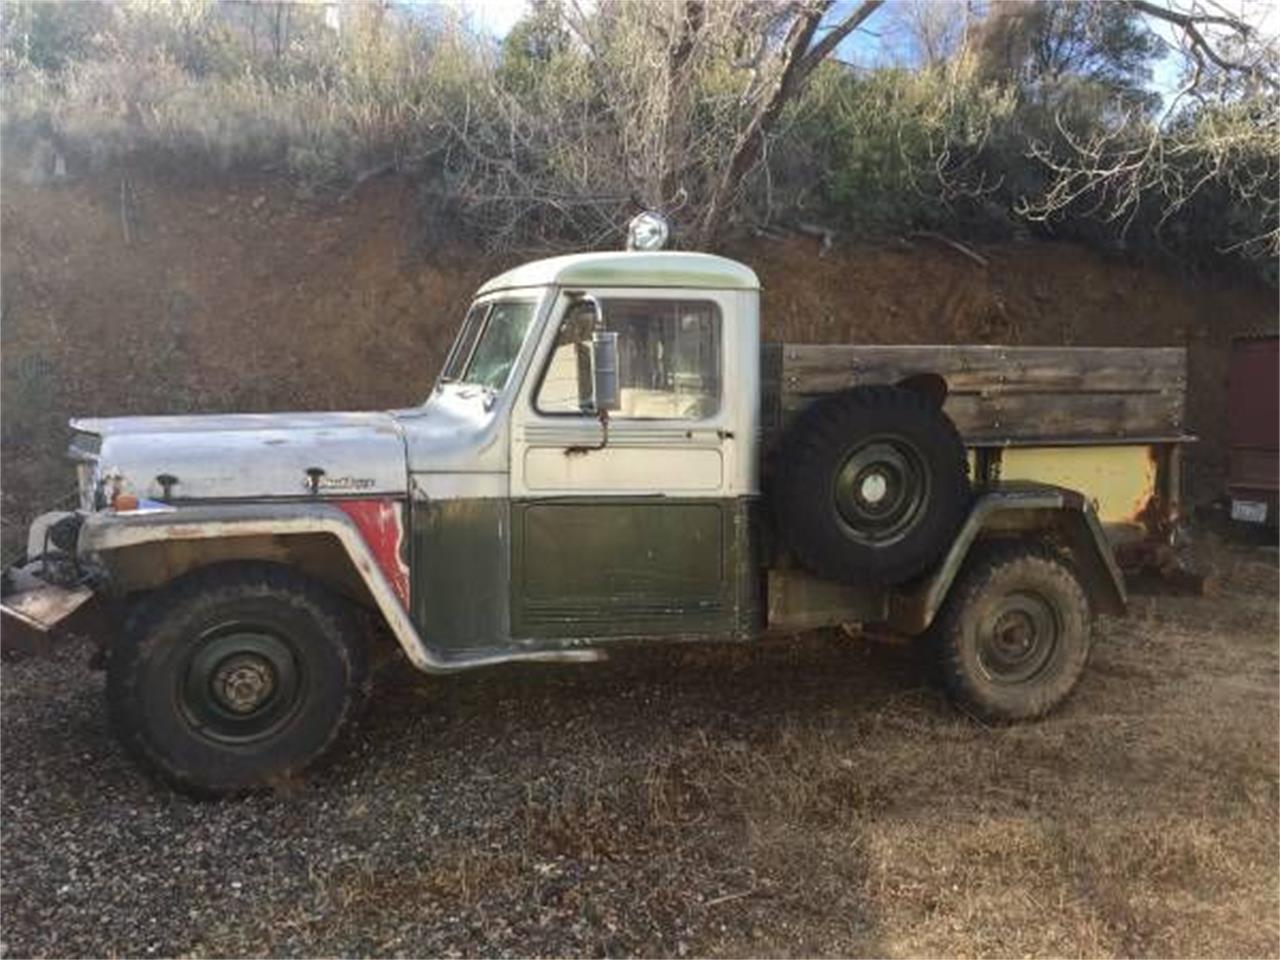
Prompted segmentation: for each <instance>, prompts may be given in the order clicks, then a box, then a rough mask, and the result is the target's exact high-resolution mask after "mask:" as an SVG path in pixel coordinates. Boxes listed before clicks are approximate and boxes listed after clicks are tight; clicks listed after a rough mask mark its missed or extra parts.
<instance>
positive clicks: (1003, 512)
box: [889, 483, 1128, 635]
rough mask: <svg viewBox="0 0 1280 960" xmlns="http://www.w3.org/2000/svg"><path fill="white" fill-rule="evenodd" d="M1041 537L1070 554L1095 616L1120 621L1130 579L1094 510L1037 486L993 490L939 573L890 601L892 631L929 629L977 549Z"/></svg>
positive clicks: (1076, 497)
mask: <svg viewBox="0 0 1280 960" xmlns="http://www.w3.org/2000/svg"><path fill="white" fill-rule="evenodd" d="M1001 535H1003V536H1010V537H1013V536H1038V537H1045V538H1047V539H1051V540H1052V541H1054V542H1055V543H1056V544H1057V545H1059V546H1060V547H1063V548H1065V549H1066V550H1068V551H1069V552H1070V556H1071V559H1072V561H1073V562H1074V564H1075V567H1076V570H1077V572H1078V573H1079V574H1080V577H1081V580H1082V581H1083V582H1084V585H1085V589H1086V591H1087V592H1088V595H1089V598H1090V602H1091V604H1092V606H1093V609H1094V611H1095V612H1100V613H1107V614H1112V615H1116V616H1119V615H1121V614H1123V613H1124V612H1125V608H1126V604H1127V601H1128V598H1127V595H1126V592H1125V585H1124V577H1123V575H1122V574H1121V572H1120V567H1119V565H1118V564H1117V563H1116V559H1115V555H1114V554H1113V552H1112V549H1111V545H1110V543H1109V542H1108V541H1107V537H1106V534H1105V533H1104V531H1103V529H1102V524H1101V523H1100V522H1099V520H1098V515H1097V513H1096V512H1095V511H1094V509H1093V506H1092V505H1091V504H1090V503H1089V501H1088V500H1087V499H1085V497H1084V496H1083V495H1082V494H1080V493H1078V492H1077V491H1075V490H1067V489H1065V488H1062V487H1054V486H1049V485H1046V484H1036V483H1006V484H998V485H996V486H994V487H991V488H988V490H987V491H986V492H984V493H983V494H981V495H980V496H979V497H978V498H977V499H976V500H975V501H974V504H973V507H972V509H971V510H970V512H969V516H968V519H967V520H965V522H964V524H963V526H961V528H960V532H959V534H958V535H957V536H956V538H955V540H954V541H953V542H952V545H951V549H950V550H948V551H947V554H946V556H945V557H944V558H943V560H942V562H941V563H940V564H939V565H938V567H937V568H936V569H935V570H934V572H933V573H931V574H929V575H927V576H926V577H924V578H923V579H922V580H920V581H917V582H916V583H914V584H910V585H908V586H906V587H902V588H897V589H895V590H894V591H893V592H892V593H891V594H890V597H889V626H891V627H892V628H893V629H895V630H898V631H901V632H903V633H907V634H912V635H914V634H919V633H923V632H924V631H925V630H926V629H928V627H929V625H930V624H931V623H933V619H934V617H935V616H937V614H938V611H939V610H940V609H941V608H942V604H943V602H944V601H945V600H946V598H947V594H948V593H949V592H950V590H951V585H952V584H953V583H954V582H955V579H956V576H957V575H958V574H959V573H960V570H961V568H962V567H963V566H964V562H965V560H966V559H967V557H968V556H969V553H970V550H971V549H972V547H973V545H974V543H975V542H976V541H977V540H978V539H979V538H980V537H988V536H1001Z"/></svg>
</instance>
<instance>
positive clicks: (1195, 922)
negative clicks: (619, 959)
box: [0, 547, 1280, 957]
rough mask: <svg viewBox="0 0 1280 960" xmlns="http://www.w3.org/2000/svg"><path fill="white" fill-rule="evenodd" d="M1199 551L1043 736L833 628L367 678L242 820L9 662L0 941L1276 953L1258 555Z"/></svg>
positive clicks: (1269, 628) (1269, 623) (79, 682)
mask: <svg viewBox="0 0 1280 960" xmlns="http://www.w3.org/2000/svg"><path fill="white" fill-rule="evenodd" d="M1217 552H1218V562H1219V563H1220V566H1221V569H1222V570H1223V571H1224V572H1225V576H1224V577H1223V578H1222V580H1221V582H1220V591H1219V593H1218V594H1217V595H1215V596H1211V597H1197V598H1186V597H1167V596H1162V597H1156V596H1139V597H1136V598H1135V599H1134V603H1133V612H1132V615H1131V616H1130V617H1129V618H1127V619H1125V620H1122V621H1107V622H1104V623H1103V624H1101V625H1100V628H1099V636H1098V643H1097V646H1096V650H1095V656H1094V661H1093V663H1092V664H1091V667H1090V669H1089V670H1088V671H1087V673H1086V676H1085V678H1084V681H1083V683H1082V685H1081V687H1080V689H1079V690H1078V692H1077V694H1076V695H1075V696H1074V697H1073V698H1072V699H1071V700H1070V701H1069V702H1068V703H1067V704H1066V705H1065V707H1064V708H1063V709H1061V710H1060V711H1058V712H1057V713H1055V714H1054V715H1053V716H1052V717H1050V718H1048V719H1047V720H1045V721H1043V722H1041V723H1037V724H1029V725H1022V726H1010V727H986V726H982V725H980V724H977V723H975V722H973V721H972V720H970V719H968V718H967V717H964V716H962V715H960V714H958V713H957V712H955V711H954V710H953V709H952V708H950V707H949V706H948V705H947V704H946V703H945V701H944V700H943V699H942V698H941V697H940V696H939V695H938V693H937V692H936V691H934V690H933V689H932V688H930V687H929V686H927V685H925V684H923V683H922V681H921V664H920V662H919V659H918V654H917V653H916V651H914V650H913V648H912V647H910V646H907V645H901V644H899V645H885V644H881V643H876V644H873V643H865V642H861V641H849V640H847V639H844V638H842V637H839V636H834V635H816V636H811V637H807V638H799V639H796V640H795V641H793V642H791V643H782V644H773V645H765V646H759V645H756V646H741V647H690V648H656V649H644V650H631V651H625V650H624V651H620V652H619V654H618V655H617V656H616V657H615V658H614V659H613V660H611V661H610V662H608V663H606V664H603V665H599V666H596V667H590V668H566V667H551V666H547V667H532V666H525V667H521V668H519V669H516V668H510V669H494V670H491V671H487V672H480V673H476V674H474V675H467V676H461V677H458V678H454V679H450V680H448V681H441V680H430V679H426V678H420V677H418V676H416V675H413V674H411V673H409V672H408V671H407V668H406V669H399V667H398V665H397V664H394V663H393V664H391V665H390V668H393V669H388V672H387V673H386V675H385V676H384V677H383V680H382V686H381V689H380V693H379V696H378V697H377V698H376V702H375V705H374V708H373V710H372V712H371V715H370V716H369V717H368V718H367V719H366V721H365V723H364V724H362V726H361V728H360V730H359V731H358V734H357V736H356V737H354V738H353V743H352V748H351V750H350V751H349V752H348V753H347V754H346V755H345V756H341V757H340V758H338V760H337V762H336V763H335V764H334V765H333V766H332V767H331V768H329V769H328V770H326V771H325V772H323V773H321V774H319V775H318V777H317V781H316V782H315V783H312V784H299V785H297V786H296V787H295V788H294V789H292V790H290V791H288V792H284V793H281V794H278V795H276V796H273V797H261V798H255V799H253V800H250V801H244V802H240V803H226V804H216V805H207V804H206V805H191V804H188V803H186V802H184V801H181V800H180V799H178V798H174V797H173V796H172V795H170V794H169V793H168V792H167V791H165V790H164V789H163V788H158V787H155V786H154V785H152V784H150V783H149V782H148V781H146V780H145V779H144V778H142V777H140V776H139V775H138V774H137V773H136V772H135V771H134V770H133V768H132V767H131V766H130V765H129V764H128V763H127V761H126V760H125V759H124V758H123V757H122V756H121V755H120V754H119V752H118V751H117V750H116V749H115V748H114V747H113V746H112V744H111V742H110V740H109V738H108V736H107V734H106V732H105V730H103V729H102V727H103V724H102V721H101V717H100V712H101V707H100V701H99V697H100V691H99V690H98V689H97V688H98V685H99V683H100V681H99V679H98V677H97V676H96V675H94V674H90V673H88V672H86V671H84V670H83V668H82V667H80V666H78V665H77V666H75V667H74V668H72V667H70V666H69V665H64V667H62V668H61V669H62V671H63V672H62V673H61V674H56V675H55V676H53V677H52V678H51V679H50V680H49V681H48V682H46V679H45V678H46V677H48V673H47V671H48V670H49V669H50V668H49V667H45V666H37V665H35V664H29V663H22V664H14V665H10V666H8V667H7V668H6V670H5V672H4V676H3V680H4V710H5V712H4V724H5V736H6V740H5V766H4V780H3V785H4V792H3V802H4V816H5V824H6V830H5V835H4V855H5V876H4V884H3V887H2V888H0V891H2V892H3V898H4V904H5V912H4V915H3V916H4V919H3V925H2V926H0V942H2V943H3V944H4V949H3V951H2V952H3V953H5V954H6V955H23V954H42V955H43V954H61V955H73V954H102V953H107V954H111V953H125V954H136V953H141V952H144V951H145V950H148V949H153V950H154V951H156V952H159V953H162V954H184V955H237V954H244V953H248V954H258V955H261V954H266V955H287V954H295V955H296V954H303V955H315V954H350V953H360V954H377V955H397V954H398V955H403V954H412V955H445V956H458V955H485V956H489V955H592V956H604V955H614V956H618V955H637V954H639V955H657V956H682V955H709V956H796V955H805V956H826V955H877V956H917V955H946V956H951V955H956V956H1013V955H1035V956H1077V955H1085V956H1224V957H1225V956H1276V955H1277V954H1280V922H1278V916H1277V907H1278V904H1277V883H1278V881H1280V863H1278V857H1277V841H1278V839H1280V838H1278V836H1277V813H1278V811H1280V797H1278V793H1277V771H1278V770H1280V757H1278V754H1277V738H1276V734H1277V724H1278V722H1280V715H1278V707H1280V696H1278V693H1277V678H1278V675H1280V674H1278V666H1280V662H1278V657H1277V652H1278V651H1277V589H1276V587H1277V568H1276V562H1275V554H1274V551H1271V552H1268V551H1266V550H1265V549H1259V548H1256V547H1254V548H1244V547H1233V548H1229V549H1228V548H1221V549H1219V550H1218V551H1217ZM50 687H52V688H56V691H57V693H56V695H55V694H53V693H51V692H50V690H49V689H46V688H50ZM15 823H20V824H22V826H21V828H20V829H19V830H18V831H17V832H15V828H14V826H13V824H15ZM157 838H159V839H157ZM77 878H79V879H77Z"/></svg>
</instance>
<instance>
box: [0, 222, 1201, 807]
mask: <svg viewBox="0 0 1280 960" xmlns="http://www.w3.org/2000/svg"><path fill="white" fill-rule="evenodd" d="M638 221H639V222H638V224H637V228H636V231H635V233H634V236H635V237H636V238H637V239H636V242H635V243H633V244H631V245H630V248H629V249H628V250H627V251H618V252H604V253H586V254H581V255H576V256H565V257H557V258H554V259H549V260H542V261H538V262H535V263H529V264H527V265H524V266H521V267H518V268H516V269H514V270H511V271H509V272H507V273H504V274H502V275H501V276H499V277H496V278H494V279H492V280H490V281H489V282H488V283H486V284H485V285H484V286H483V287H482V288H481V289H480V291H479V292H478V293H477V295H476V298H475V301H474V302H473V303H472V304H471V306H470V308H469V309H468V310H467V312H466V315H465V319H464V320H463V323H462V327H461V330H460V332H459V334H458V336H457V339H456V342H455V343H454V345H453V348H452V350H451V352H450V353H449V355H448V358H447V360H446V362H445V364H444V367H443V369H442V370H441V371H440V374H439V378H438V380H437V381H436V383H435V385H434V388H433V389H431V391H430V395H429V396H428V397H427V399H426V401H425V402H424V403H423V404H422V405H421V406H419V407H415V408H412V409H407V410H397V411H392V412H386V413H307V414H244V415H234V416H224V415H213V416H172V417H127V418H116V419H86V420H76V421H73V422H72V430H73V439H72V443H71V448H70V455H71V458H72V459H73V460H74V461H75V464H76V469H77V471H78V474H79V490H80V503H79V509H77V510H75V511H73V512H66V513H53V514H47V515H45V516H43V517H41V518H39V519H38V520H37V521H36V522H35V523H34V524H33V525H32V527H31V531H30V536H29V548H28V558H27V560H26V562H25V563H24V564H23V565H22V566H21V567H20V568H18V569H13V570H10V571H8V572H7V573H6V576H5V585H6V591H7V595H6V596H5V597H4V601H3V606H4V611H5V614H6V634H9V633H12V632H14V631H16V630H17V629H18V626H17V625H18V624H21V625H22V626H23V627H24V628H27V629H34V630H49V629H50V628H52V627H54V625H55V624H56V622H57V621H58V620H60V619H61V618H63V617H65V616H66V615H67V614H69V613H70V612H71V611H72V610H73V609H76V608H77V607H80V606H81V605H82V604H85V602H86V601H88V600H89V599H90V598H95V603H93V604H88V605H87V606H99V607H102V608H103V609H105V610H107V611H108V612H110V613H111V615H112V616H113V617H114V618H115V619H114V621H113V622H114V623H115V626H114V627H112V628H109V629H102V630H100V631H99V632H98V634H97V639H98V642H99V644H100V647H101V650H102V653H103V656H102V658H101V659H102V661H103V662H104V663H105V668H106V672H107V696H108V706H109V713H110V716H111V718H112V721H113V724H114V726H115V728H116V730H117V732H118V734H119V736H120V738H121V739H122V741H123V743H124V744H125V745H126V746H127V747H128V748H129V749H130V750H131V752H132V753H133V754H134V755H135V756H136V757H137V758H138V759H139V760H140V761H142V762H143V763H144V764H145V765H146V766H147V767H148V768H150V769H151V770H153V771H154V772H156V773H158V774H159V775H160V776H161V777H163V778H164V779H165V780H167V781H168V782H169V783H171V784H172V785H174V786H175V787H177V788H179V789H182V790H185V791H188V792H192V793H197V794H204V795H219V794H227V793H236V792H241V791H244V790H249V789H253V788H256V787H261V786H263V785H266V784H270V783H272V782H275V781H277V780H278V778H280V777H283V776H288V775H291V774H295V773H297V772H299V771H301V770H303V769H304V768H306V767H307V766H308V765H309V764H311V763H312V762H313V761H315V760H317V759H318V758H319V757H320V756H321V755H322V754H324V753H325V752H326V751H327V750H328V749H329V748H330V747H331V745H332V744H333V743H334V742H335V739H336V738H337V737H338V735H339V733H340V731H341V730H342V729H343V727H344V725H345V724H346V723H347V722H348V720H349V719H350V718H351V717H352V716H353V714H354V713H355V711H356V709H357V707H358V705H359V703H360V702H361V700H362V698H363V697H364V695H365V693H366V688H367V672H368V670H367V663H368V658H369V651H370V646H371V644H374V643H377V642H379V637H380V636H381V637H383V638H386V637H389V638H390V639H391V640H393V641H394V642H395V643H396V644H398V646H399V648H400V649H401V650H403V653H404V656H405V657H406V658H407V659H408V661H409V662H410V663H411V664H413V665H414V666H415V667H417V668H418V669H420V670H424V671H427V672H430V673H440V674H444V673H449V672H452V671H458V670H464V669H469V668H473V667H483V666H487V665H490V664H497V663H508V662H511V661H559V662H577V661H587V660H596V659H600V658H601V657H602V656H603V653H604V651H605V650H607V648H608V647H609V645H610V644H613V643H618V642H623V641H630V640H640V639H644V640H693V639H710V640H738V641H753V640H756V639H758V638H762V637H765V636H769V635H774V636H781V637H785V636H788V635H794V634H795V633H796V632H797V631H800V630H803V629H808V628H812V627H819V626H823V625H834V624H849V623H856V624H865V625H877V627H878V628H882V629H885V630H891V631H896V632H898V633H901V634H906V635H920V636H923V637H924V638H925V640H924V642H927V643H929V644H931V645H932V649H934V650H935V651H936V653H937V655H938V657H939V658H940V662H941V666H942V669H941V671H940V675H941V676H942V677H943V679H944V681H945V685H946V688H947V689H948V690H949V691H950V693H951V694H952V695H953V697H954V698H955V699H956V700H958V701H959V702H960V703H961V704H963V705H964V707H965V708H966V709H968V710H969V711H972V712H974V713H975V714H978V715H981V716H984V717H988V718H993V719H996V720H1019V719H1027V718H1033V717H1037V716H1040V715H1042V714H1043V713H1045V712H1046V711H1048V710H1049V709H1051V708H1052V707H1054V706H1055V705H1056V704H1058V703H1059V702H1060V701H1061V700H1062V699H1063V698H1064V697H1066V696H1067V694H1068V693H1069V692H1070V691H1071V689H1072V688H1073V687H1074V685H1075V684H1076V682H1077V680H1078V678H1079V677H1080V675H1081V671H1082V670H1083V668H1084V666H1085V663H1086V660H1087V658H1088V655H1089V649H1090V642H1091V618H1092V615H1093V613H1094V612H1097V611H1100V612H1103V613H1108V614H1119V613H1121V612H1122V611H1123V610H1124V608H1125V602H1126V599H1125V584H1124V581H1123V577H1122V572H1121V569H1120V568H1121V566H1122V565H1124V564H1126V563H1127V564H1144V563H1146V564H1149V563H1153V562H1154V563H1160V562H1162V561H1161V559H1160V558H1161V557H1162V556H1164V554H1165V553H1166V552H1167V550H1168V549H1169V546H1170V543H1171V538H1172V537H1173V536H1174V535H1175V533H1176V526H1177V510H1178V507H1177V502H1178V473H1179V469H1178V450H1179V445H1180V444H1181V443H1182V442H1183V441H1184V440H1185V439H1187V438H1186V436H1185V435H1184V434H1185V431H1184V426H1183V423H1182V409H1183V390H1184V386H1185V375H1184V368H1185V357H1184V355H1183V353H1182V352H1181V351H1178V350H1109V349H1095V348H1073V349H1067V348H1018V347H1004V346H967V347H868V346H846V345H827V346H813V345H804V346H801V345H789V344H788V345H764V346H762V344H761V342H760V284H759V282H758V280H757V278H756V275H755V274H754V273H753V272H752V271H751V270H750V269H748V268H747V267H745V266H743V265H742V264H740V263H737V262H734V261H732V260H728V259H724V258H722V257H718V256H712V255H707V254H701V253H682V252H668V251H662V250H660V249H658V250H655V249H644V247H646V246H648V247H653V246H657V245H658V244H655V243H652V242H646V238H649V240H650V241H651V238H652V235H653V234H654V233H655V232H660V231H659V230H658V229H657V228H656V227H655V223H654V220H653V218H652V217H650V218H648V219H647V220H646V219H645V218H644V217H642V218H638ZM658 227H660V224H659V225H658Z"/></svg>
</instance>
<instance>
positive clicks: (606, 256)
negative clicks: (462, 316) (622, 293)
mask: <svg viewBox="0 0 1280 960" xmlns="http://www.w3.org/2000/svg"><path fill="white" fill-rule="evenodd" d="M544 286H561V287H695V288H700V289H705V290H759V289H760V280H759V278H758V277H756V274H755V271H754V270H752V269H751V268H750V267H746V266H743V265H742V264H741V263H738V262H737V261H736V260H730V259H728V258H727V257H717V256H715V255H714V254H710V253H682V252H678V251H662V252H655V253H639V252H635V251H625V250H617V251H608V252H605V253H575V254H570V255H569V256H565V257H551V258H550V259H547V260H535V261H533V262H532V263H525V264H522V265H521V266H518V267H516V268H514V269H512V270H508V271H507V272H506V273H503V274H499V275H498V276H496V277H494V278H493V279H491V280H489V281H488V282H487V283H485V285H484V286H482V287H481V288H480V293H481V294H486V293H493V292H494V291H497V290H509V289H513V288H516V287H544Z"/></svg>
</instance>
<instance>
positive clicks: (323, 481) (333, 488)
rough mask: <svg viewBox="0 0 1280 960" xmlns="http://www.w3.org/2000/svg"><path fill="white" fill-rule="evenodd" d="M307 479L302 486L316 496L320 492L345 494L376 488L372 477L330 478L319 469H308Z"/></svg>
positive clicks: (375, 482)
mask: <svg viewBox="0 0 1280 960" xmlns="http://www.w3.org/2000/svg"><path fill="white" fill-rule="evenodd" d="M306 473H307V478H306V480H304V481H303V486H304V487H305V488H306V489H307V491H308V492H309V493H311V494H313V495H314V494H317V493H320V492H321V491H325V492H335V493H345V492H350V491H353V490H372V489H373V488H374V487H376V486H377V481H376V480H375V479H374V478H373V477H353V476H350V475H348V476H342V477H330V476H328V475H327V474H326V473H325V472H324V470H323V468H321V467H308V468H307V470H306Z"/></svg>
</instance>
